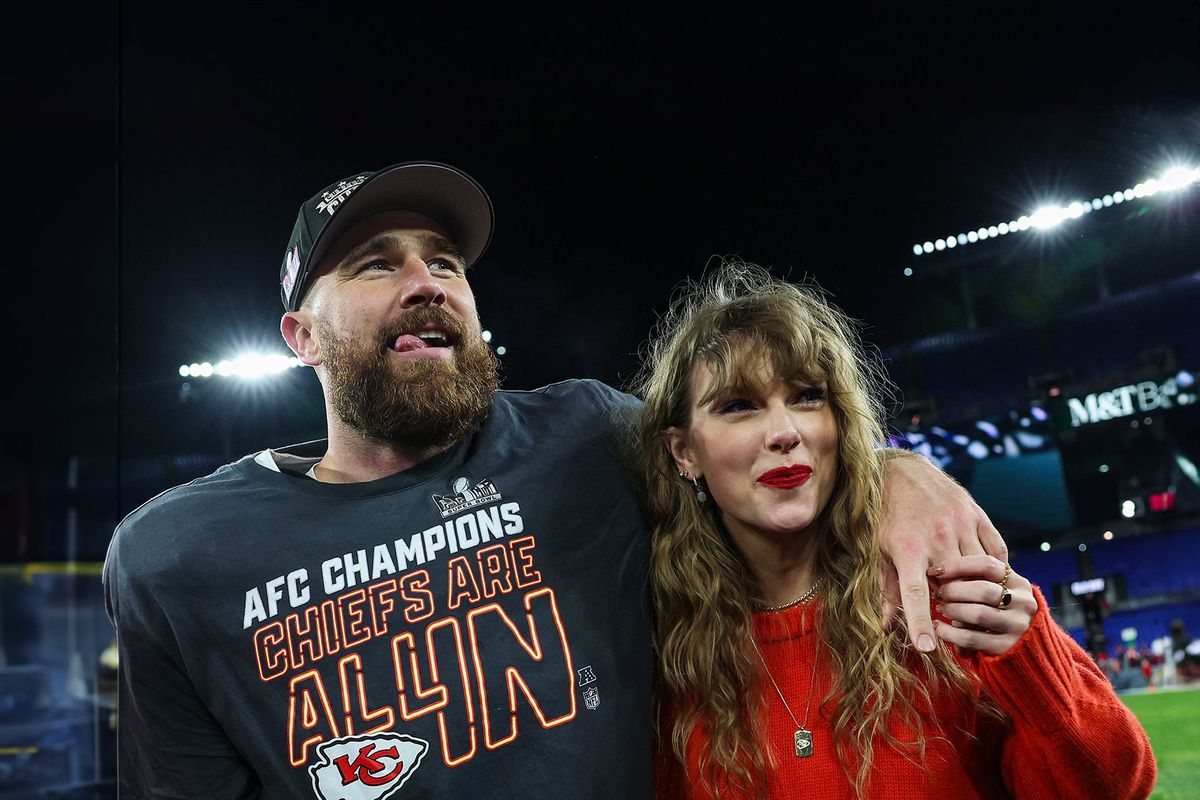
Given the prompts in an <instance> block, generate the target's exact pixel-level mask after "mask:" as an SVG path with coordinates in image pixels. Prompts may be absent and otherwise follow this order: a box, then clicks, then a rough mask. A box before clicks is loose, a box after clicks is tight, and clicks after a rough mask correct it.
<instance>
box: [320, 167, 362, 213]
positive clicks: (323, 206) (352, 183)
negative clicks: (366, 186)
mask: <svg viewBox="0 0 1200 800" xmlns="http://www.w3.org/2000/svg"><path fill="white" fill-rule="evenodd" d="M368 177H370V173H363V174H362V175H356V176H354V177H353V178H347V179H346V180H344V181H338V184H337V186H334V187H333V188H332V189H330V190H329V191H327V192H324V193H322V194H321V202H320V203H318V204H317V211H319V212H320V211H323V212H325V213H327V214H329V216H331V217H332V216H333V212H335V211H337V209H338V206H340V205H341V204H342V203H344V202H346V198H347V197H349V196H350V195H351V194H352V193H353V192H354V190H355V189H357V188H358V187H359V186H362V184H363V182H364V181H366V179H367V178H368Z"/></svg>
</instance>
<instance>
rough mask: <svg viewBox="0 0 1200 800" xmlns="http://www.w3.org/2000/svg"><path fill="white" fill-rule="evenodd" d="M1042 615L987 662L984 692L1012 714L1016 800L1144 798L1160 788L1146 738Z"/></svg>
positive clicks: (1009, 742)
mask: <svg viewBox="0 0 1200 800" xmlns="http://www.w3.org/2000/svg"><path fill="white" fill-rule="evenodd" d="M1034 596H1035V598H1036V599H1037V602H1038V611H1037V614H1036V615H1035V616H1034V619H1033V624H1032V625H1030V627H1029V630H1028V631H1026V632H1025V634H1024V635H1023V636H1022V637H1021V638H1020V639H1019V640H1018V641H1017V643H1016V644H1015V645H1013V647H1012V648H1010V649H1009V650H1008V651H1007V652H1005V653H1003V654H1002V655H999V656H987V655H980V656H979V657H978V663H977V669H978V670H979V675H980V678H981V679H982V680H983V686H984V688H985V689H986V690H987V692H988V693H989V694H991V695H992V696H993V697H994V698H995V699H996V701H997V703H998V704H999V705H1000V707H1001V708H1003V709H1004V711H1005V712H1006V713H1007V714H1008V716H1009V718H1010V725H1011V727H1010V732H1009V735H1008V736H1007V738H1006V740H1005V743H1004V749H1003V754H1002V770H1003V775H1004V781H1005V784H1006V785H1007V786H1008V789H1009V791H1010V792H1012V794H1013V796H1014V797H1017V798H1040V797H1057V798H1081V800H1082V798H1091V797H1109V798H1114V800H1115V799H1117V798H1144V797H1147V796H1148V795H1149V794H1150V791H1151V789H1152V788H1153V787H1154V781H1155V776H1156V768H1155V763H1154V754H1153V752H1152V751H1151V749H1150V741H1149V739H1148V738H1147V736H1146V732H1145V731H1144V730H1143V729H1142V726H1141V725H1140V724H1139V723H1138V721H1137V718H1136V717H1134V715H1133V712H1132V711H1130V710H1129V708H1128V707H1127V706H1126V705H1125V704H1124V703H1122V702H1121V700H1120V699H1119V698H1118V697H1117V696H1116V693H1115V692H1114V691H1113V689H1112V686H1111V685H1110V684H1109V682H1108V679H1107V678H1106V677H1105V676H1104V673H1103V672H1101V671H1100V668H1099V667H1097V666H1096V664H1095V663H1094V662H1093V661H1092V659H1091V657H1090V656H1088V654H1087V653H1085V652H1084V651H1083V649H1082V648H1081V647H1080V646H1079V645H1078V644H1076V643H1075V640H1073V639H1072V638H1071V637H1070V636H1068V635H1067V634H1066V632H1065V631H1063V630H1062V629H1061V628H1059V627H1058V625H1057V624H1056V623H1055V622H1054V620H1053V619H1052V618H1051V617H1050V612H1049V611H1048V609H1047V606H1046V598H1045V597H1043V596H1042V593H1041V591H1039V590H1038V589H1037V588H1036V587H1035V588H1034Z"/></svg>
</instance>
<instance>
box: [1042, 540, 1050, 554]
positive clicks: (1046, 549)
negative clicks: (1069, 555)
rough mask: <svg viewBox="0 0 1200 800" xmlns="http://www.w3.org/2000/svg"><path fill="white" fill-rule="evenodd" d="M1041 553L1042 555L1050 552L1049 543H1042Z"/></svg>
mask: <svg viewBox="0 0 1200 800" xmlns="http://www.w3.org/2000/svg"><path fill="white" fill-rule="evenodd" d="M1042 552H1043V553H1049V552H1050V543H1049V542H1042Z"/></svg>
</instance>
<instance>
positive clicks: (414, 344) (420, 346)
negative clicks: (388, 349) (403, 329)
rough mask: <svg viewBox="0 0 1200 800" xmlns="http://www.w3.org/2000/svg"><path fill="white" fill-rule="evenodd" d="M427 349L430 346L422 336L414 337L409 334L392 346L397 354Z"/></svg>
mask: <svg viewBox="0 0 1200 800" xmlns="http://www.w3.org/2000/svg"><path fill="white" fill-rule="evenodd" d="M426 347H429V345H428V344H427V343H426V342H425V340H424V339H422V338H421V337H420V336H413V335H412V334H408V333H406V334H404V335H403V336H401V337H400V338H399V339H397V340H396V343H395V344H394V345H392V349H393V350H395V351H396V352H397V353H407V352H408V351H409V350H424V349H425V348H426Z"/></svg>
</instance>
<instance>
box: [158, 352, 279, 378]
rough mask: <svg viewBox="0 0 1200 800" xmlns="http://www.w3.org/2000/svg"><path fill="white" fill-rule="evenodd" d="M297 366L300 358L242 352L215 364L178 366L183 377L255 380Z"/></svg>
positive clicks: (206, 362) (204, 363)
mask: <svg viewBox="0 0 1200 800" xmlns="http://www.w3.org/2000/svg"><path fill="white" fill-rule="evenodd" d="M299 366H301V364H300V359H298V358H289V357H288V356H283V355H279V354H277V353H243V354H242V355H240V356H238V357H237V358H233V359H227V360H226V359H222V360H221V361H218V362H217V363H216V364H215V365H214V364H212V363H211V362H208V361H205V362H203V363H199V364H197V363H192V364H186V365H183V366H181V367H180V368H179V375H180V377H185V378H187V377H192V378H211V377H213V376H214V375H215V376H217V377H221V378H243V379H246V380H255V379H258V378H263V377H266V376H267V375H275V374H277V373H280V372H283V371H284V370H287V369H290V368H292V367H299Z"/></svg>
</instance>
